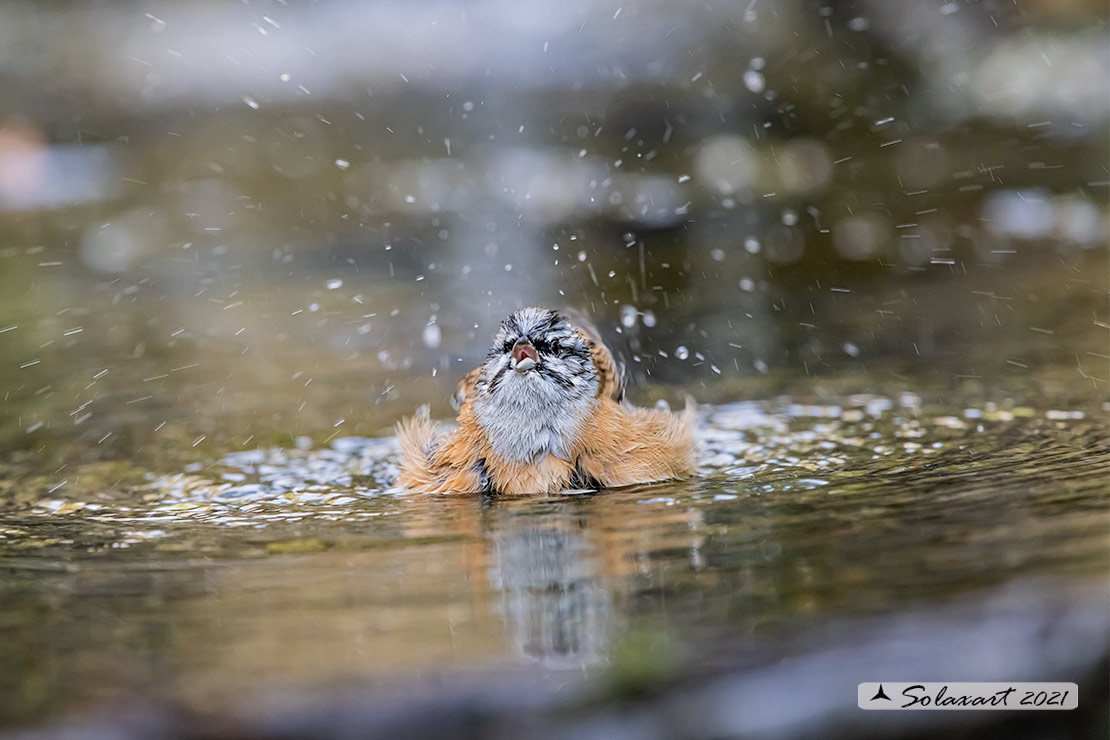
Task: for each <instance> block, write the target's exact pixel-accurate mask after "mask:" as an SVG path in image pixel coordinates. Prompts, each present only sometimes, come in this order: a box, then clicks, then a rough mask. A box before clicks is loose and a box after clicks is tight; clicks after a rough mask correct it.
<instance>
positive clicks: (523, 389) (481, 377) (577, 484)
mask: <svg viewBox="0 0 1110 740" xmlns="http://www.w3.org/2000/svg"><path fill="white" fill-rule="evenodd" d="M533 358H534V360H533ZM622 396H623V373H622V369H621V368H620V366H619V365H618V364H617V363H616V361H615V360H614V358H613V356H612V353H610V352H609V350H608V348H606V347H605V345H604V344H603V343H602V342H601V340H600V338H599V337H598V335H597V332H596V330H594V329H593V327H591V326H589V324H588V323H586V322H584V321H583V320H581V319H577V320H576V321H575V322H574V323H571V322H570V321H568V320H567V319H566V318H564V317H563V316H561V315H559V314H557V313H555V312H552V311H549V310H547V309H538V308H533V309H523V310H522V311H518V312H517V313H515V314H513V315H512V316H510V317H509V318H508V319H506V320H505V322H504V323H503V324H502V327H501V331H500V332H499V333H498V338H497V340H495V344H494V347H493V348H492V349H491V350H490V354H489V357H488V359H487V361H486V363H484V364H483V365H482V366H480V367H479V368H477V369H475V370H474V371H472V372H471V373H469V374H468V375H467V376H466V378H464V379H463V381H462V382H461V383H460V384H459V388H458V390H457V391H456V394H455V396H454V399H455V400H456V401H457V403H458V404H459V416H458V425H457V426H456V427H455V428H454V429H451V430H449V431H441V430H440V428H439V427H438V426H437V425H436V424H435V423H434V422H432V421H431V420H430V419H429V418H428V415H427V411H426V409H425V410H422V411H421V412H418V413H417V414H416V416H413V417H411V418H409V419H406V420H404V421H402V422H401V423H400V424H399V425H398V428H397V436H398V439H399V440H400V444H401V475H400V477H399V478H398V480H397V484H398V486H400V487H402V488H407V489H410V490H414V491H424V492H456V493H470V492H479V491H490V492H500V493H513V494H519V493H555V492H558V491H561V490H565V489H567V488H582V487H612V486H625V485H631V484H634V483H649V482H654V481H661V480H667V479H671V478H684V477H687V476H689V475H691V474H692V473H693V472H694V447H695V445H694V434H693V421H694V408H693V405H692V404H691V403H687V407H686V410H685V412H684V413H682V414H681V415H675V414H672V413H670V412H669V411H655V410H649V409H642V408H636V407H633V406H630V405H627V404H624V403H622V402H621V398H622Z"/></svg>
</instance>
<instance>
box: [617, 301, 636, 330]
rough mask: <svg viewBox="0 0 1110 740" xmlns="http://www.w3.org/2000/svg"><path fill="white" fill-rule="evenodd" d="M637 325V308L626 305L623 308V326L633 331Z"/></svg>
mask: <svg viewBox="0 0 1110 740" xmlns="http://www.w3.org/2000/svg"><path fill="white" fill-rule="evenodd" d="M635 325H636V307H635V306H629V305H624V306H621V326H623V327H624V328H625V329H631V328H632V327H634V326H635Z"/></svg>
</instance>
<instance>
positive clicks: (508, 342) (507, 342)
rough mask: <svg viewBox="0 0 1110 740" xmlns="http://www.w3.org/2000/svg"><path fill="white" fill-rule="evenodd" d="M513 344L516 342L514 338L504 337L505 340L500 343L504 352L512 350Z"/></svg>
mask: <svg viewBox="0 0 1110 740" xmlns="http://www.w3.org/2000/svg"><path fill="white" fill-rule="evenodd" d="M514 344H516V340H515V339H506V340H505V342H504V343H503V344H502V345H501V351H502V352H506V353H508V352H512V351H513V345H514Z"/></svg>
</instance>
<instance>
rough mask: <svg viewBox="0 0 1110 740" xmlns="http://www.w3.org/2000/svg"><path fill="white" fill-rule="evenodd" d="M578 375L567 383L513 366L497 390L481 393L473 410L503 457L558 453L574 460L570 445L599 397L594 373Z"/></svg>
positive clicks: (528, 458) (512, 458) (513, 459)
mask: <svg viewBox="0 0 1110 740" xmlns="http://www.w3.org/2000/svg"><path fill="white" fill-rule="evenodd" d="M591 376H592V374H591ZM574 381H576V382H574V383H573V385H572V387H571V388H564V387H562V386H560V385H559V384H558V383H555V382H554V381H552V380H550V379H549V378H545V377H543V376H542V375H541V374H540V373H538V372H536V371H534V370H533V371H529V372H526V373H523V374H521V373H517V372H514V371H509V372H508V373H507V375H506V377H504V378H503V379H502V381H501V383H500V384H499V386H498V388H497V392H495V393H486V394H482V395H480V396H479V398H477V399H476V401H475V404H474V415H475V417H476V419H477V421H478V424H479V425H480V426H481V427H482V429H483V430H485V432H486V435H487V436H488V437H489V441H490V445H491V446H492V447H493V451H494V452H495V453H497V455H498V457H500V458H502V459H504V460H506V461H509V462H519V463H525V462H533V461H536V460H539V459H542V458H544V457H546V456H547V455H555V456H556V457H558V458H561V459H563V460H567V461H568V462H569V461H570V454H571V452H570V451H571V448H572V447H573V446H574V442H575V440H577V439H578V437H579V435H580V434H581V432H582V427H583V425H584V424H585V421H586V419H587V418H588V416H589V415H590V414H591V413H592V412H593V409H594V406H595V405H596V403H597V400H596V398H595V397H594V396H595V392H594V390H593V388H592V387H591V382H592V384H593V385H594V386H596V378H595V377H588V378H584V377H578V378H574Z"/></svg>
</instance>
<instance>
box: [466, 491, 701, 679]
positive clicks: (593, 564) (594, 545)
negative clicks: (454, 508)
mask: <svg viewBox="0 0 1110 740" xmlns="http://www.w3.org/2000/svg"><path fill="white" fill-rule="evenodd" d="M610 496H612V497H613V498H610ZM638 498H642V496H634V497H633V498H629V496H628V495H625V494H607V493H601V494H598V495H591V496H588V497H582V498H579V499H568V498H567V497H564V499H563V501H557V500H552V499H544V500H541V501H535V500H533V501H528V500H524V499H510V498H505V497H501V498H497V499H488V500H487V501H486V504H487V505H486V506H484V507H483V511H482V514H481V527H482V540H483V541H484V542H483V549H484V550H485V555H486V557H487V558H488V561H487V565H486V569H485V575H486V579H487V582H488V584H489V587H490V588H491V589H492V590H494V591H495V592H497V593H498V594H499V595H500V598H499V599H495V600H494V609H495V610H499V611H500V613H501V616H502V619H503V622H504V627H505V637H506V639H507V640H508V641H509V642H510V646H509V647H510V649H511V650H512V652H514V653H515V654H517V655H522V656H527V657H531V658H537V659H540V660H542V661H543V662H545V663H555V664H559V663H564V662H573V663H581V664H590V663H596V662H598V661H601V660H603V659H604V658H605V657H606V656H607V655H608V652H609V646H610V642H611V638H612V637H613V636H614V635H619V634H621V633H623V632H624V631H625V629H624V628H625V626H626V624H627V621H628V618H629V614H628V604H629V602H630V601H631V599H630V598H629V597H630V596H631V595H632V594H633V593H634V591H635V590H636V588H637V585H639V586H640V587H642V586H644V585H646V584H645V580H646V581H648V582H650V581H651V580H652V578H653V574H652V563H651V553H650V552H648V551H645V550H644V548H643V542H644V541H643V540H642V539H641V535H642V534H643V532H642V528H641V527H639V526H638V525H637V524H636V517H635V516H634V513H633V512H629V508H631V507H637V508H644V507H640V506H639V505H638V504H637V503H636V499H638ZM651 508H653V509H656V511H654V512H653V514H652V516H651V519H650V526H651V527H652V528H653V529H654V528H657V527H662V528H664V529H665V530H666V533H667V536H665V537H664V538H663V539H662V540H659V539H655V538H654V537H653V538H652V539H651V540H650V541H651V542H652V549H655V547H658V546H660V545H662V546H663V547H665V548H666V549H667V550H669V551H670V552H671V553H673V552H674V549H672V548H675V549H678V548H682V549H687V548H688V549H689V551H690V562H691V565H692V566H693V567H697V563H698V555H697V553H698V549H699V546H700V545H701V540H702V536H701V534H700V531H701V516H700V513H699V512H698V511H696V510H693V509H689V510H687V509H684V508H683V509H670V510H668V511H667V512H666V513H665V514H663V513H662V512H660V511H658V509H659V508H660V507H656V506H652V507H651ZM676 525H677V526H676Z"/></svg>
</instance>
